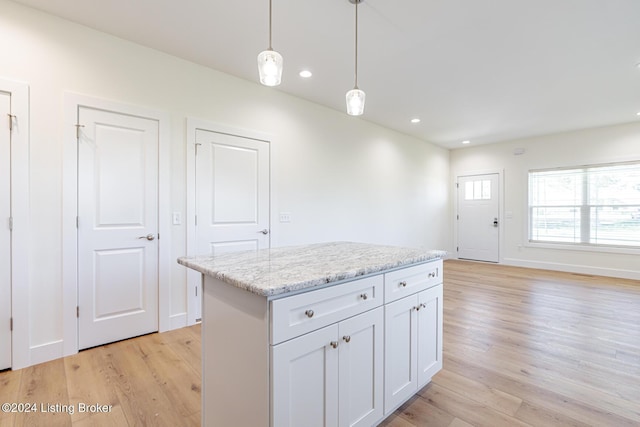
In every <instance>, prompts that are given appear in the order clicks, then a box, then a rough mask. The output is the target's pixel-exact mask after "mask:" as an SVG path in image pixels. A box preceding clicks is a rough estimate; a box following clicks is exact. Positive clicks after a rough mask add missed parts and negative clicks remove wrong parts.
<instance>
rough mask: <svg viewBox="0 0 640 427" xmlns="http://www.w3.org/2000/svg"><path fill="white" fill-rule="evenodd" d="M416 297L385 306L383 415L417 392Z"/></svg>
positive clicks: (411, 296)
mask: <svg viewBox="0 0 640 427" xmlns="http://www.w3.org/2000/svg"><path fill="white" fill-rule="evenodd" d="M417 306H418V295H417V294H414V295H410V296H408V297H405V298H402V299H400V300H398V301H395V302H392V303H391V304H387V305H386V306H385V311H384V321H385V324H384V334H385V351H384V366H385V370H384V380H385V386H384V412H385V415H387V414H389V413H390V412H391V411H393V410H394V409H395V408H396V407H398V406H399V405H400V404H401V403H403V402H404V401H405V400H406V399H408V398H409V397H411V395H413V394H414V393H415V392H416V391H417V389H418V378H417V372H416V370H417V355H418V349H417V345H416V344H417V338H418V333H417V332H418V328H417V326H418V325H417V316H416V315H415V313H416V308H417Z"/></svg>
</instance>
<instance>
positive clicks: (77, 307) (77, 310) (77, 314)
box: [76, 305, 80, 319]
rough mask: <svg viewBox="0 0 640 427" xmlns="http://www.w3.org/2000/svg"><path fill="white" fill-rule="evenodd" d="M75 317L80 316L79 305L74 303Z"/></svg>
mask: <svg viewBox="0 0 640 427" xmlns="http://www.w3.org/2000/svg"><path fill="white" fill-rule="evenodd" d="M76 317H77V318H78V319H79V318H80V306H79V305H76Z"/></svg>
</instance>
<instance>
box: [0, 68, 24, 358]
mask: <svg viewBox="0 0 640 427" xmlns="http://www.w3.org/2000/svg"><path fill="white" fill-rule="evenodd" d="M0 90H2V91H3V92H8V93H10V94H11V114H13V115H15V116H16V120H17V126H16V127H15V128H14V130H13V131H12V133H11V159H10V162H11V188H10V192H11V216H12V218H13V230H12V231H11V284H10V286H11V313H12V317H13V331H12V333H11V341H12V342H11V368H12V369H20V368H24V367H26V366H29V365H30V364H31V348H30V342H31V332H30V331H31V329H30V325H29V197H30V196H29V171H30V166H29V144H30V140H29V132H30V127H29V122H30V121H29V85H28V84H27V83H24V82H18V81H14V80H6V79H3V78H0ZM5 119H6V118H4V117H3V118H2V120H5Z"/></svg>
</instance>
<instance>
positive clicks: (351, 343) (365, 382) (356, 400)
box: [338, 307, 384, 427]
mask: <svg viewBox="0 0 640 427" xmlns="http://www.w3.org/2000/svg"><path fill="white" fill-rule="evenodd" d="M383 324H384V311H383V309H382V307H379V308H377V309H375V310H371V311H368V312H366V313H363V314H361V315H359V316H355V317H352V318H350V319H347V320H344V321H342V322H340V324H339V332H340V335H339V338H340V339H339V341H340V347H339V350H340V351H339V352H338V354H339V357H340V362H339V365H338V371H339V375H340V379H339V390H340V391H339V394H340V403H339V408H338V414H339V424H340V427H369V426H372V425H374V424H375V423H376V422H377V421H379V420H381V419H382V416H383V407H382V402H383V384H382V381H383V368H384V366H383V363H382V362H383V360H382V354H383V347H384V346H383V340H384V334H383V330H382V328H383Z"/></svg>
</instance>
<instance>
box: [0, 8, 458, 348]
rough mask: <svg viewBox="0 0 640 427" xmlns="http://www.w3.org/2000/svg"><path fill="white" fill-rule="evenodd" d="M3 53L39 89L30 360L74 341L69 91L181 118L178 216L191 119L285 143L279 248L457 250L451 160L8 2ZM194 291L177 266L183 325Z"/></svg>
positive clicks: (176, 239)
mask: <svg viewBox="0 0 640 427" xmlns="http://www.w3.org/2000/svg"><path fill="white" fill-rule="evenodd" d="M0 40H2V46H3V51H2V55H1V56H0V74H2V76H1V77H3V78H6V79H13V80H19V81H24V82H26V83H28V84H29V86H30V105H31V112H30V117H31V153H30V212H31V213H30V219H29V220H30V241H29V245H30V254H29V263H30V271H29V276H30V278H29V284H28V287H29V304H30V310H29V313H30V316H29V317H30V318H29V331H30V332H29V333H30V338H29V341H30V345H31V347H32V348H33V347H37V346H43V345H47V343H51V342H55V341H59V340H61V339H62V335H63V334H62V330H63V325H62V313H61V307H62V283H61V282H62V279H61V274H62V273H61V269H62V267H61V265H62V259H61V255H60V252H61V242H62V227H61V221H62V217H61V215H62V138H63V134H64V129H63V97H64V93H65V91H71V92H76V93H80V94H84V95H89V96H94V97H98V98H104V99H109V100H113V101H117V102H122V103H127V104H132V105H138V106H143V107H150V108H153V109H157V110H164V111H167V112H168V113H169V114H170V117H171V137H172V138H171V140H172V148H171V180H172V186H171V211H172V212H173V211H180V212H183V213H184V212H185V210H186V176H185V174H186V168H185V164H186V158H185V156H186V141H185V133H186V129H185V118H186V117H195V118H199V119H204V120H210V121H213V122H217V123H221V124H224V125H228V126H232V127H236V128H244V129H250V130H253V131H257V132H261V133H267V134H271V135H273V136H274V140H273V142H272V151H271V159H272V211H271V218H272V221H271V222H272V245H273V246H283V245H290V244H299V243H310V242H318V241H329V240H356V241H363V242H372V243H382V244H396V245H406V246H421V247H427V248H440V249H450V248H451V242H450V241H451V238H450V235H451V224H450V220H449V217H450V215H449V212H450V203H449V152H448V151H447V150H444V149H441V148H438V147H435V146H433V145H431V144H428V143H425V142H423V141H420V140H417V139H415V138H411V137H409V136H406V135H404V134H399V133H396V132H393V131H390V130H388V129H385V128H381V127H379V126H376V125H373V124H371V123H368V122H366V121H364V120H360V119H356V118H352V117H348V116H347V115H346V114H345V113H344V112H338V111H333V110H329V109H327V108H324V107H321V106H318V105H315V104H312V103H309V102H306V101H303V100H300V99H297V98H294V97H291V96H288V95H286V94H283V93H282V92H279V91H278V90H274V89H271V88H265V87H262V86H260V85H259V84H256V83H255V82H247V81H244V80H239V79H236V78H234V77H231V76H228V75H225V74H222V73H219V72H216V71H213V70H210V69H207V68H204V67H202V66H199V65H195V64H193V63H189V62H187V61H183V60H181V59H178V58H175V57H172V56H169V55H166V54H164V53H161V52H158V51H154V50H151V49H148V48H144V47H141V46H139V45H135V44H133V43H129V42H126V41H124V40H121V39H118V38H115V37H112V36H109V35H106V34H103V33H100V32H97V31H93V30H90V29H87V28H85V27H82V26H79V25H76V24H73V23H70V22H67V21H64V20H60V19H58V18H55V17H53V16H50V15H47V14H44V13H41V12H38V11H35V10H32V9H29V8H26V7H23V6H21V5H17V4H14V3H11V2H8V1H6V0H0ZM250 54H251V55H253V53H250ZM256 80H257V79H256ZM371 96H373V95H371ZM279 212H291V214H292V219H293V220H292V222H291V223H290V224H280V223H278V222H277V218H278V213H279ZM172 230H173V232H172V236H171V242H172V243H171V244H172V254H173V257H174V258H177V257H178V256H181V255H183V254H184V253H185V251H186V249H185V239H186V238H185V227H184V225H182V226H173V227H172ZM185 282H186V274H185V271H184V269H183V267H181V266H179V265H177V264H175V265H174V266H173V268H172V275H171V288H172V292H171V293H172V301H171V306H172V309H171V311H172V312H171V314H172V315H175V314H179V313H182V312H184V311H185V310H186V300H185Z"/></svg>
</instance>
